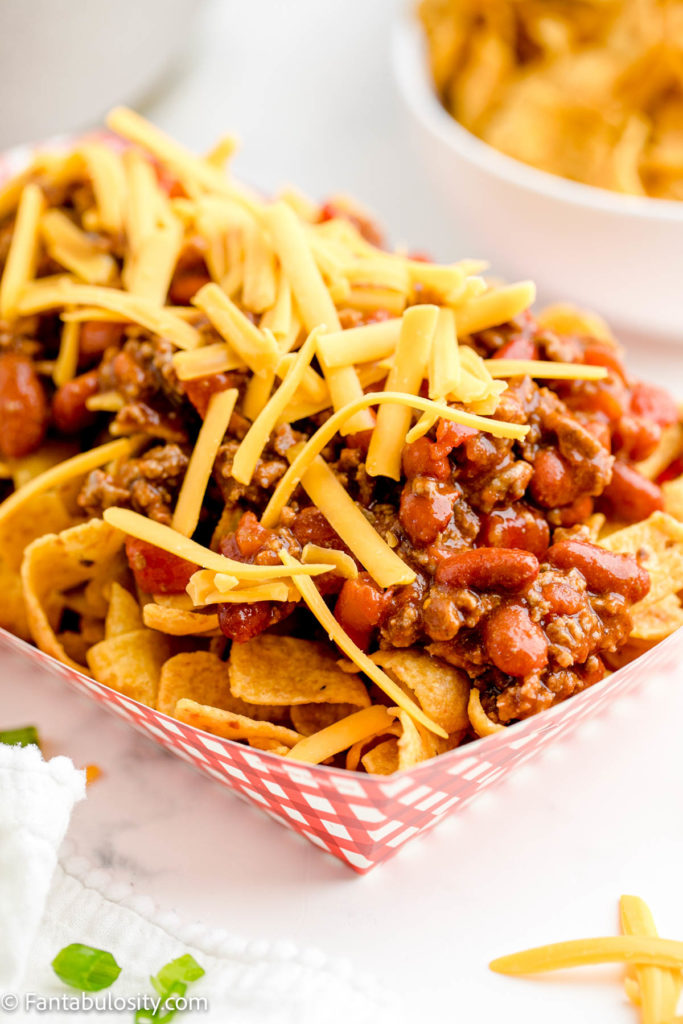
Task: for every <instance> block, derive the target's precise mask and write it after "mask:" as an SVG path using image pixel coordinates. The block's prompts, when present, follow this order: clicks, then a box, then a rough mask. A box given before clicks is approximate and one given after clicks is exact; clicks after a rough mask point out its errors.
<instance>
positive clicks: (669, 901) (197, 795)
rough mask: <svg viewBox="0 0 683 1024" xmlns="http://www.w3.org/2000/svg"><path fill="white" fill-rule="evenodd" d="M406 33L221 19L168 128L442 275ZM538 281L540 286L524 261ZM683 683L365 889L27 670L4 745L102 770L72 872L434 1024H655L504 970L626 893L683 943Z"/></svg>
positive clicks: (401, 856) (11, 690) (210, 20)
mask: <svg viewBox="0 0 683 1024" xmlns="http://www.w3.org/2000/svg"><path fill="white" fill-rule="evenodd" d="M396 9H397V5H396V4H395V3H393V2H391V0H318V2H315V0H289V2H287V3H281V4H277V3H275V2H268V0H250V2H249V3H236V2H229V3H212V4H209V5H208V6H207V7H206V8H205V9H204V10H200V11H199V12H198V14H199V24H198V25H197V26H196V27H195V33H194V38H193V39H192V40H191V52H190V53H189V55H188V56H187V57H186V59H185V61H184V64H183V66H182V67H180V68H177V69H176V71H175V73H174V76H173V80H172V81H171V82H170V83H169V82H167V83H166V86H165V88H164V89H163V90H160V91H159V93H158V94H157V96H155V97H154V98H152V99H150V100H149V101H148V103H147V105H146V107H145V108H144V109H145V112H146V113H148V114H149V116H151V117H152V118H153V119H155V120H156V121H157V122H158V123H159V124H160V125H161V126H162V127H164V128H165V129H167V130H168V131H170V132H172V133H173V134H175V135H177V136H178V137H180V138H181V139H183V141H185V142H187V143H188V144H189V145H191V146H193V147H197V148H200V149H201V148H205V147H207V146H208V145H209V144H210V142H211V140H212V139H213V138H214V137H215V136H217V135H218V134H220V133H221V132H223V131H234V132H237V133H239V134H240V135H241V137H242V139H243V142H244V152H243V154H241V155H240V156H239V158H238V163H237V168H238V172H239V174H240V175H241V176H242V177H244V178H246V179H249V180H250V181H251V182H252V183H254V184H256V185H259V186H262V187H264V188H266V189H272V188H274V187H275V186H276V185H277V184H278V183H281V182H283V181H287V182H295V183H297V184H298V185H300V186H301V187H303V188H304V189H305V190H307V191H309V192H310V193H311V194H312V195H315V196H318V197H320V196H324V195H325V194H326V193H328V192H331V191H334V190H345V191H348V192H351V193H355V194H356V195H357V196H358V197H360V198H362V199H363V200H364V201H366V202H367V203H368V204H369V205H371V206H373V207H374V208H375V209H376V210H377V211H378V213H379V214H380V216H381V219H382V220H383V221H384V222H385V223H386V224H387V225H389V226H390V227H391V234H392V237H393V239H394V240H395V241H404V240H405V241H408V240H409V241H410V243H411V245H413V246H414V247H419V248H426V249H428V250H430V251H431V252H432V253H433V254H434V255H435V256H438V257H440V258H457V257H459V256H463V255H473V253H465V252H464V251H462V248H461V243H460V241H459V239H458V232H457V226H456V225H453V224H448V223H445V222H443V219H442V217H441V215H440V212H439V205H438V201H437V198H436V197H435V196H433V195H432V194H431V191H430V186H429V185H428V184H427V178H426V176H425V174H424V172H423V170H422V168H421V164H420V160H419V154H416V153H414V152H412V151H411V148H410V142H409V136H408V133H407V129H406V127H405V126H404V122H403V117H402V112H401V108H400V104H399V101H398V99H397V97H396V94H395V91H394V87H393V83H392V78H391V66H390V59H389V50H390V28H391V21H392V17H393V15H394V13H395V11H396ZM558 244H562V243H561V239H558ZM476 255H482V254H480V253H476ZM485 255H486V256H487V257H489V258H491V259H492V261H493V263H494V265H495V253H486V254H485ZM520 274H521V275H523V276H525V277H526V276H533V253H525V252H524V251H523V246H522V245H521V246H520ZM631 363H632V365H634V366H635V367H636V368H637V369H638V371H639V372H643V373H644V374H645V373H646V374H647V375H649V376H650V377H651V378H653V379H656V380H660V381H661V382H663V383H668V384H669V385H670V386H673V387H674V388H677V389H679V390H680V388H681V381H680V366H681V360H680V352H679V351H677V350H675V349H670V350H669V349H667V348H666V346H659V347H656V346H654V345H652V344H648V343H643V342H642V341H641V342H640V343H639V344H638V345H637V346H635V347H634V348H633V351H632V359H631ZM672 367H674V370H673V371H672ZM680 683H681V678H680V677H679V678H678V679H675V678H671V679H670V680H668V681H667V682H666V683H656V684H652V685H649V686H648V681H647V680H646V679H645V680H643V685H642V687H641V689H640V691H639V693H638V694H637V695H635V696H634V697H626V698H625V699H624V700H623V701H621V702H619V703H618V704H617V705H616V706H614V707H613V709H612V710H610V711H609V712H608V713H607V714H605V715H603V716H602V717H601V718H600V719H599V720H598V721H597V722H596V723H589V724H588V725H587V726H585V727H583V728H582V729H581V731H580V733H579V734H578V735H576V736H574V737H573V738H571V739H570V740H567V741H564V742H560V743H558V744H556V746H555V748H554V749H553V750H551V751H550V752H549V753H546V754H544V755H541V757H540V758H539V759H538V760H537V761H536V762H534V763H532V764H531V765H528V766H525V767H523V768H522V769H520V770H519V771H518V772H517V773H516V774H514V775H513V777H511V778H510V779H508V780H507V781H506V782H504V783H502V784H501V785H499V787H498V788H497V789H495V790H494V791H493V792H492V793H487V794H484V795H483V796H482V797H480V798H479V802H478V803H475V805H474V806H473V807H472V808H471V809H468V810H466V811H465V812H462V813H460V814H459V815H454V816H452V817H451V818H450V819H448V820H446V821H445V822H444V823H443V824H442V825H440V826H439V828H438V829H436V830H433V831H432V832H430V833H429V834H428V836H427V837H426V838H425V839H423V840H417V841H415V842H413V843H412V844H408V845H407V846H406V847H404V848H402V849H401V850H400V852H399V853H398V855H397V857H396V858H395V859H394V860H392V861H390V862H389V863H388V864H386V865H385V866H383V867H380V868H379V869H377V870H376V871H374V872H372V873H371V874H370V875H368V876H366V877H363V878H360V877H358V876H356V875H354V874H352V873H351V872H350V871H349V870H348V869H347V868H345V867H344V866H343V865H342V864H340V863H339V862H337V861H335V860H333V859H332V858H331V857H328V856H326V855H325V854H323V853H322V852H321V851H319V850H318V849H316V848H314V847H312V846H310V845H309V844H307V843H306V842H305V841H304V840H301V839H299V838H298V837H296V836H295V835H294V834H292V833H289V832H287V831H285V830H284V829H282V828H280V827H279V826H277V825H276V824H274V823H273V822H272V821H271V820H270V819H268V818H267V817H265V816H263V815H262V814H261V813H260V812H259V811H257V810H255V809H252V808H251V807H248V806H246V805H244V804H243V803H241V802H239V801H238V800H236V799H235V798H234V797H233V796H232V795H231V794H230V793H229V791H228V790H225V789H223V788H222V787H221V786H220V785H219V784H218V783H216V782H213V781H210V780H207V779H205V778H203V777H201V776H200V775H199V774H196V773H194V772H193V771H192V770H191V769H190V768H189V767H188V766H187V765H186V764H184V763H182V762H179V761H177V760H176V759H174V758H173V757H171V756H170V755H167V754H165V753H164V752H163V751H161V750H160V749H158V748H157V747H156V746H155V745H154V744H152V743H151V742H150V741H147V740H145V739H143V738H141V737H139V736H138V735H137V734H136V733H134V732H133V731H132V730H131V729H130V727H128V726H127V725H125V724H124V723H122V722H120V721H118V720H117V719H114V718H113V717H110V716H109V715H108V714H107V713H106V712H105V711H104V710H102V709H100V708H99V707H98V706H96V705H95V704H93V703H91V702H90V701H88V699H87V698H85V697H81V696H79V695H77V694H74V693H73V692H71V691H70V690H69V689H68V688H67V687H66V686H65V684H64V683H63V682H62V681H60V680H58V679H56V678H51V677H50V676H48V675H45V674H43V673H41V672H40V671H38V670H37V669H33V668H27V667H25V666H24V665H23V664H22V663H21V662H20V661H18V660H16V659H14V658H11V657H8V656H5V655H3V664H2V676H1V679H0V698H1V700H2V705H1V710H0V726H2V727H7V728H9V727H13V726H20V725H23V724H26V723H29V722H32V723H35V724H36V725H37V726H38V728H39V730H40V732H41V735H42V736H43V737H44V741H45V748H46V753H47V754H48V755H53V754H57V753H66V754H68V755H70V756H71V757H72V758H73V759H74V761H75V762H76V763H77V764H86V763H88V762H96V763H97V764H98V765H99V766H100V767H101V768H102V771H103V777H102V778H101V779H100V780H99V781H98V782H97V783H96V784H95V785H93V786H92V787H91V788H90V790H89V794H88V800H87V802H86V803H85V804H82V805H80V806H79V807H77V809H76V812H75V816H74V820H73V826H72V829H71V832H70V840H71V844H72V849H75V850H76V851H77V852H78V853H81V854H83V855H84V856H86V857H87V858H89V859H90V860H91V861H92V862H94V863H95V864H98V865H100V866H101V867H103V868H104V869H107V870H108V871H111V872H113V873H114V874H115V876H116V877H117V878H119V879H122V880H130V881H131V882H132V883H133V884H134V885H135V887H136V889H137V891H138V892H141V893H146V894H147V895H149V897H150V899H151V900H153V901H155V902H157V903H159V904H161V905H162V906H164V907H166V908H169V909H171V908H173V909H175V910H177V911H178V912H179V913H180V914H181V915H182V916H183V917H185V918H189V919H194V918H198V919H202V920H203V921H204V922H205V923H206V924H208V925H212V926H215V927H222V928H225V929H226V930H228V931H231V932H234V933H237V934H239V935H242V936H245V937H254V938H259V937H268V938H276V937H283V938H289V939H293V940H295V941H296V942H298V943H300V944H304V945H315V946H319V947H321V948H322V949H324V950H325V951H326V952H328V953H330V954H338V955H345V956H348V957H350V958H351V960H352V961H354V962H355V963H356V964H357V965H358V967H359V968H362V969H365V970H370V971H372V972H374V973H375V974H376V975H377V976H378V977H379V978H380V979H381V980H382V981H383V982H384V984H385V985H386V986H388V987H390V988H392V989H394V990H395V991H397V992H398V993H399V994H400V995H401V997H402V1000H403V1001H404V1004H405V1006H406V1016H407V1018H408V1019H412V1020H428V1019H430V1018H431V1019H438V1020H441V1019H444V1020H446V1019H447V1020H449V1021H457V1020H463V1021H471V1020H476V1021H484V1022H489V1021H490V1022H494V1021H495V1022H498V1021H500V1020H505V1021H506V1022H508V1024H516V1022H520V1024H521V1022H524V1024H541V1022H544V1024H545V1022H546V1021H548V1020H552V1021H553V1022H556V1024H564V1022H567V1024H569V1022H570V1021H571V1022H572V1024H575V1021H576V1020H585V1021H587V1022H592V1021H596V1022H597V1021H600V1022H605V1024H611V1022H615V1024H617V1022H621V1021H624V1022H626V1021H632V1020H635V1014H634V1011H633V1010H632V1008H630V1007H629V1006H628V1005H627V1003H626V1001H625V998H624V996H623V992H622V990H621V989H620V987H619V984H618V983H615V979H617V978H618V976H619V972H618V971H617V970H616V969H612V968H609V969H602V968H597V969H596V968H590V969H587V970H584V971H582V972H573V974H572V977H571V978H570V977H569V976H568V975H566V974H565V975H562V976H553V977H546V978H544V979H541V980H517V979H506V978H499V977H497V976H494V975H492V974H491V973H490V972H488V970H487V962H488V961H489V960H490V959H491V958H492V957H494V956H498V955H500V954H503V953H506V952H511V951H513V950H515V949H519V948H523V947H525V946H527V945H532V944H537V943H541V942H545V941H552V940H557V939H562V938H571V937H578V936H581V935H598V934H612V933H614V932H615V930H616V928H617V899H618V896H619V894H620V893H621V892H635V893H638V894H640V895H642V896H644V897H645V898H647V899H648V900H650V901H651V904H652V907H653V910H654V912H655V916H656V919H657V920H658V922H659V924H660V929H661V931H662V933H663V934H666V935H668V936H670V937H672V938H682V937H683V891H682V890H681V886H680V878H681V864H682V863H683V807H682V801H681V796H680V794H681V782H682V780H683V751H682V748H681V727H680V723H681V722H682V721H683V692H682V690H681V686H680ZM74 940H78V936H74ZM321 1024H324V1019H321Z"/></svg>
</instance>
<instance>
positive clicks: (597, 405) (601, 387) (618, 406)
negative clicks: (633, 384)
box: [567, 377, 631, 423]
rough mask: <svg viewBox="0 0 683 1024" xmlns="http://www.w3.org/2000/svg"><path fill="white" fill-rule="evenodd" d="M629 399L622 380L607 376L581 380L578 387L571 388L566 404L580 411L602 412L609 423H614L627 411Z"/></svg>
mask: <svg viewBox="0 0 683 1024" xmlns="http://www.w3.org/2000/svg"><path fill="white" fill-rule="evenodd" d="M630 400H631V399H630V395H629V392H628V391H627V390H626V387H625V385H624V384H623V383H622V381H621V380H619V379H617V378H615V377H608V378H607V379H606V380H601V381H581V386H580V387H574V388H573V389H572V390H571V392H570V394H569V396H568V398H567V405H568V406H569V407H570V409H578V410H580V411H581V412H592V413H596V412H599V413H602V415H603V416H605V417H606V418H607V419H608V420H609V421H610V422H611V423H616V421H617V420H619V419H621V417H622V416H623V415H624V413H625V412H626V411H627V408H628V405H629V402H630Z"/></svg>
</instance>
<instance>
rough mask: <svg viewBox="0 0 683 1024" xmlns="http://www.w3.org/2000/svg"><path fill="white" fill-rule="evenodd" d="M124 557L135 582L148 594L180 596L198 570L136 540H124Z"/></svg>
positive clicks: (134, 538) (191, 563)
mask: <svg viewBox="0 0 683 1024" xmlns="http://www.w3.org/2000/svg"><path fill="white" fill-rule="evenodd" d="M126 557H127V559H128V565H129V566H130V567H131V569H132V571H133V575H134V576H135V582H136V583H137V584H138V586H139V587H140V588H141V589H142V590H144V591H146V593H148V594H182V592H183V591H184V590H185V587H186V586H187V584H188V583H189V581H190V576H191V575H192V573H194V572H196V571H197V568H198V567H197V566H196V565H194V563H193V562H186V561H185V559H184V558H178V556H177V555H172V554H170V553H169V552H168V551H164V550H163V549H162V548H157V547H155V546H154V544H148V543H147V541H144V540H138V538H137V537H127V538H126Z"/></svg>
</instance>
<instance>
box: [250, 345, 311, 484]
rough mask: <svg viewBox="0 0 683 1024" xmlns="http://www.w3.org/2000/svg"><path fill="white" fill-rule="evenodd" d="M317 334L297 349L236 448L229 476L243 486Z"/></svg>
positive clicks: (298, 378) (291, 392) (297, 382)
mask: <svg viewBox="0 0 683 1024" xmlns="http://www.w3.org/2000/svg"><path fill="white" fill-rule="evenodd" d="M316 341H317V331H315V330H314V331H313V332H312V333H311V334H310V335H309V337H308V338H307V340H306V342H305V343H304V345H303V347H302V348H301V349H300V351H299V353H298V355H297V357H296V361H295V363H294V365H293V366H292V369H291V371H290V372H289V373H288V374H287V376H286V377H285V379H284V380H283V382H282V383H281V384H280V387H279V388H278V389H277V391H276V392H275V394H274V395H273V397H272V398H271V399H270V400H269V401H268V402H267V404H266V405H265V406H264V407H263V409H262V410H261V412H260V413H259V414H258V416H257V417H256V419H255V420H254V422H253V423H252V425H251V428H250V429H249V432H248V433H247V435H246V437H245V438H244V440H243V441H242V443H241V445H240V446H239V448H238V449H237V452H236V454H235V459H234V462H233V464H232V475H233V477H234V479H235V480H237V481H239V483H242V484H248V483H249V482H250V480H251V478H252V475H253V473H254V470H255V468H256V463H257V462H258V460H259V458H260V456H261V453H262V451H263V449H264V447H265V445H266V443H267V441H268V438H269V437H270V435H271V433H272V431H273V430H274V428H275V424H276V423H277V421H278V420H279V418H280V416H281V415H282V413H283V412H284V411H285V409H286V408H287V406H288V404H289V402H290V401H291V400H292V398H293V397H294V394H295V392H296V390H297V388H298V387H299V385H300V383H301V379H302V377H303V374H304V370H305V369H306V367H307V366H308V365H309V363H310V361H311V359H312V358H313V354H314V352H315V347H316Z"/></svg>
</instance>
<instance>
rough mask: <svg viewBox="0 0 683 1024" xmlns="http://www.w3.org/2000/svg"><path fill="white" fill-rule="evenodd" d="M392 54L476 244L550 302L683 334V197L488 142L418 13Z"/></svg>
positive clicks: (498, 268) (400, 27)
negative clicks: (438, 78) (573, 177)
mask: <svg viewBox="0 0 683 1024" xmlns="http://www.w3.org/2000/svg"><path fill="white" fill-rule="evenodd" d="M393 58H394V60H393V63H394V71H395V74H396V78H397V80H398V85H399V89H400V92H401V95H402V97H403V100H404V102H405V106H406V107H407V109H408V111H409V113H410V115H411V119H412V123H413V128H414V130H415V132H416V135H417V145H418V148H419V153H420V156H421V158H422V159H423V161H424V164H425V167H426V169H427V171H428V172H429V174H430V176H431V177H432V179H433V181H434V183H435V185H436V187H438V188H439V189H440V190H441V192H442V195H443V200H444V206H445V213H447V214H450V215H451V217H452V218H453V221H454V228H455V230H456V231H457V234H458V240H459V242H461V243H462V244H464V245H467V246H468V252H471V253H473V254H475V255H483V256H485V257H486V258H487V259H489V260H490V261H491V263H492V266H493V269H494V271H495V272H496V273H501V274H503V275H505V276H506V277H508V278H519V277H524V278H527V277H531V278H533V279H534V280H535V281H536V283H537V285H538V287H539V291H540V293H541V296H542V298H543V299H544V300H547V301H554V300H557V299H562V300H564V301H567V300H571V301H572V302H574V303H577V304H579V305H585V306H590V307H591V308H592V309H595V310H597V311H598V312H600V313H602V314H603V315H604V316H605V317H607V319H608V320H609V321H610V323H612V324H613V325H614V326H616V327H618V328H622V329H626V330H630V331H633V332H637V333H638V334H644V335H645V336H647V335H655V334H656V335H658V336H659V337H660V338H671V339H676V340H679V341H683V202H676V201H673V200H665V199H649V198H643V197H639V196H628V195H621V194H618V193H615V192H608V191H606V190H605V189H600V188H593V187H592V186H590V185H582V184H579V183H577V182H573V181H568V180H567V179H565V178H560V177H557V176H555V175H553V174H548V173H546V172H545V171H539V170H537V169H536V168H534V167H529V166H527V165H526V164H523V163H521V162H520V161H518V160H513V159H512V158H511V157H508V156H505V154H503V153H501V152H499V151H498V150H496V149H494V148H493V147H492V146H489V145H488V144H487V143H485V142H482V141H481V139H478V138H477V137H476V136H474V135H472V134H471V133H470V132H468V131H467V130H466V129H465V128H463V127H462V126H461V125H460V124H458V123H457V121H455V120H454V119H453V118H452V117H451V116H450V114H448V113H447V112H446V110H445V109H444V108H443V107H442V106H441V104H440V102H439V100H438V97H437V96H436V93H435V91H434V88H433V85H432V81H431V76H430V72H429V67H428V63H427V56H426V44H425V41H424V37H423V34H422V31H421V29H420V26H419V25H418V24H417V22H416V21H415V20H414V19H413V18H408V17H405V18H403V19H402V20H401V21H399V22H398V24H397V25H396V27H395V31H394V39H393Z"/></svg>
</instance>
